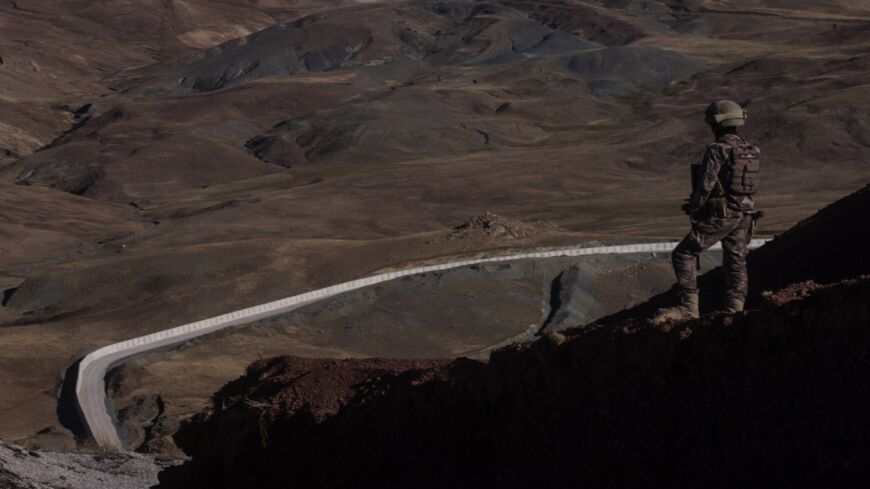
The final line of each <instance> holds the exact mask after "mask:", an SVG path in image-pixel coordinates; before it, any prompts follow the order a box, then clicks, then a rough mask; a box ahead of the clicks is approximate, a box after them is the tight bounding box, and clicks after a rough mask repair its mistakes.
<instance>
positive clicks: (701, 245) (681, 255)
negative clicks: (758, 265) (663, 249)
mask: <svg viewBox="0 0 870 489" xmlns="http://www.w3.org/2000/svg"><path fill="white" fill-rule="evenodd" d="M734 225H735V221H734V220H733V219H719V218H712V219H705V220H703V221H696V222H693V223H692V230H691V231H690V232H689V234H687V235H686V237H685V238H683V240H682V241H680V243H679V244H678V245H677V247H676V248H674V252H673V253H672V254H671V261H672V262H673V264H674V273H675V274H676V276H677V289H678V290H679V291H684V292H690V293H697V292H698V281H697V273H696V270H695V263H696V260H697V257H698V255H700V254H701V253H702V252H703V251H704V250H706V249H707V248H710V247H711V246H713V245H714V244H716V243H717V242H718V241H719V240H721V239H722V238H723V237H724V236H726V235H728V233H730V232H731V230H732V229H733V228H734Z"/></svg>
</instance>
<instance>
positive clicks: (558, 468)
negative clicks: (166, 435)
mask: <svg viewBox="0 0 870 489" xmlns="http://www.w3.org/2000/svg"><path fill="white" fill-rule="evenodd" d="M868 216H870V186H868V187H866V188H865V189H864V190H862V191H861V192H859V193H857V194H855V195H853V196H851V197H849V198H848V199H846V200H844V201H842V202H839V203H837V204H836V205H834V206H832V207H830V208H828V209H825V210H824V211H822V212H821V213H819V214H818V215H816V216H814V217H813V218H811V219H809V220H807V221H805V222H803V223H801V225H799V226H797V227H796V228H795V229H793V230H792V231H791V232H789V233H787V234H786V235H785V236H783V237H781V238H779V239H777V240H775V241H774V242H773V243H772V244H771V245H770V247H769V248H762V249H761V250H759V251H758V252H756V253H754V254H753V257H754V258H756V260H754V261H753V271H756V272H759V273H756V276H757V277H759V278H758V281H757V282H758V283H759V284H760V286H766V285H775V284H777V283H778V282H779V281H780V280H791V279H794V278H797V277H800V278H801V279H805V280H807V281H803V282H798V283H793V284H791V285H789V286H787V287H785V288H783V289H780V290H779V291H776V292H772V291H766V292H763V293H761V294H758V295H756V296H755V297H754V299H756V307H754V308H752V309H750V310H749V311H747V312H744V313H740V314H735V315H725V314H715V315H706V316H704V317H702V318H701V320H695V321H685V322H682V323H670V324H666V325H663V326H653V325H652V323H651V322H648V321H646V320H644V319H643V314H642V313H640V312H638V310H637V309H636V310H635V311H634V314H633V316H634V318H633V319H626V320H622V321H619V322H614V323H611V324H609V325H605V324H604V323H593V324H589V325H586V326H582V327H578V328H574V329H567V330H564V331H563V332H561V333H550V334H548V335H547V336H545V337H543V338H541V339H540V340H538V341H536V342H534V343H532V344H526V345H514V346H510V347H506V348H504V349H501V350H498V351H496V352H494V353H493V354H492V356H491V357H490V358H489V361H488V363H480V362H476V361H472V360H468V359H458V360H452V361H450V360H444V361H441V362H429V363H428V364H427V363H425V362H416V363H413V362H409V361H406V360H404V361H396V360H378V359H363V360H356V359H353V360H310V359H300V358H297V357H276V358H272V359H267V360H260V361H257V362H255V363H253V364H252V365H251V366H250V367H249V368H248V370H247V372H246V373H245V375H244V376H243V377H241V378H239V379H237V380H235V381H233V382H231V383H229V384H227V385H226V386H225V387H223V388H222V389H221V390H220V391H218V392H217V394H215V397H214V403H213V406H212V408H211V409H210V410H209V411H207V412H205V413H203V414H202V415H201V416H200V417H199V418H198V419H197V420H196V421H195V422H194V423H191V424H188V425H186V426H185V427H184V428H183V429H182V430H181V431H180V432H179V433H178V435H177V436H176V438H177V440H178V441H179V442H180V444H181V446H182V447H184V448H185V449H186V450H187V451H188V452H189V453H191V454H192V455H193V459H192V461H191V462H188V463H187V464H185V465H183V466H181V467H179V468H172V469H167V470H166V471H164V472H163V473H162V475H161V480H162V482H163V483H164V484H163V485H162V486H161V487H208V488H222V487H243V486H244V487H261V488H270V487H397V488H398V487H427V488H428V487H433V488H434V487H576V486H587V485H591V486H593V487H638V486H644V487H647V486H648V487H735V486H738V487H771V486H775V487H794V486H797V487H820V486H825V487H831V486H834V487H858V486H860V485H863V484H865V483H866V482H867V480H868V478H870V472H868V470H870V469H868V467H870V466H868V460H870V445H868V443H867V440H868V435H870V423H868V419H867V417H866V415H865V413H866V411H867V409H868V408H870V390H868V385H870V364H868V361H870V359H868V351H870V275H867V273H868V272H870V259H868V258H867V257H860V258H857V259H856V260H850V259H849V258H848V256H849V255H848V254H840V253H837V254H833V255H832V256H830V257H828V258H823V259H820V260H815V259H812V258H810V259H808V260H805V261H804V260H803V258H804V256H805V255H804V254H803V251H805V250H806V251H816V250H817V249H818V248H819V247H824V246H826V245H827V244H830V243H832V242H838V243H843V242H846V241H849V242H850V244H849V245H847V246H848V247H847V249H846V250H844V251H853V249H852V248H850V247H851V246H852V245H853V244H854V246H855V247H856V248H855V249H863V250H866V249H868V247H870V218H868ZM850 221H851V222H850ZM850 224H853V225H854V226H852V225H850ZM761 259H764V261H763V262H761V261H759V260H761ZM765 267H780V268H781V269H790V270H794V271H793V272H791V273H792V274H791V275H790V276H789V277H785V278H779V277H772V276H768V275H765V274H764V269H765ZM711 274H712V272H711ZM817 281H818V282H817ZM822 282H824V283H822Z"/></svg>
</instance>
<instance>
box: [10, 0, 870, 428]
mask: <svg viewBox="0 0 870 489" xmlns="http://www.w3.org/2000/svg"><path fill="white" fill-rule="evenodd" d="M868 34H870V8H868V6H867V5H866V2H862V1H857V0H856V1H847V0H841V1H833V0H832V1H824V2H809V1H788V2H786V1H760V0H759V1H740V2H737V1H726V0H680V1H646V0H619V1H616V0H614V1H585V0H583V1H580V0H565V1H558V2H520V1H511V0H505V1H500V2H465V1H456V2H451V1H447V2H437V1H409V2H353V1H337V2H310V1H303V2H297V1H289V0H287V1H284V0H268V1H266V0H261V1H257V2H250V1H243V0H208V1H206V0H184V1H182V0H171V1H150V0H111V1H103V0H100V1H97V0H69V1H64V2H50V1H45V0H27V1H24V0H14V1H10V0H4V1H2V2H0V188H2V190H3V195H4V197H3V199H2V209H0V236H2V239H0V249H2V253H0V287H2V288H3V300H2V304H3V307H2V309H0V345H3V347H4V348H3V354H2V355H0V369H2V371H3V372H4V375H3V376H0V414H2V416H0V438H3V439H5V440H23V441H25V442H27V443H31V444H34V445H39V444H42V443H51V444H61V445H64V444H65V445H73V444H74V443H75V441H74V440H73V438H72V435H71V434H70V433H69V431H67V430H66V429H65V428H63V427H62V426H61V424H60V422H59V421H58V413H57V396H58V392H59V390H60V387H61V376H62V375H63V373H64V372H65V371H66V369H67V368H69V366H70V365H72V364H73V363H74V362H75V361H76V360H77V359H79V358H81V357H82V356H83V355H84V354H86V353H87V352H88V351H91V350H93V349H95V348H97V347H99V346H102V345H105V344H109V343H112V342H115V341H118V340H122V339H127V338H130V337H133V336H137V335H141V334H145V333H150V332H153V331H157V330H161V329H164V328H168V327H171V326H176V325H178V324H183V323H186V322H189V321H193V320H197V319H202V318H203V317H208V316H212V315H216V314H220V313H224V312H228V311H231V310H234V309H236V308H240V307H245V306H250V305H253V304H258V303H262V302H266V301H269V300H274V299H278V298H281V297H285V296H288V295H292V294H294V293H298V292H302V291H306V290H310V289H312V288H315V287H320V286H324V285H329V284H333V283H336V282H340V281H343V280H348V279H352V278H358V277H360V276H364V275H367V274H370V273H372V272H375V271H377V270H380V269H385V268H389V267H397V266H402V265H404V264H408V263H420V262H431V261H435V260H443V259H445V257H448V256H457V255H466V254H473V253H482V252H492V251H496V250H503V249H506V248H516V247H533V246H541V245H557V244H562V245H564V244H568V243H571V244H577V243H585V242H591V241H595V240H608V239H619V240H624V239H639V238H644V239H646V238H662V237H668V238H671V237H678V236H679V235H681V234H682V233H683V232H685V228H686V223H685V220H684V218H683V216H681V215H680V214H679V205H680V202H681V200H682V199H683V198H684V197H685V196H686V194H687V186H688V178H687V173H688V169H687V166H688V164H689V163H691V162H692V161H694V160H696V159H697V158H699V157H700V156H701V152H702V149H703V146H704V144H706V142H708V140H709V139H710V135H709V134H708V132H707V129H706V128H705V127H704V126H703V123H702V117H701V112H702V111H703V109H704V108H705V107H706V105H707V104H708V103H709V102H710V101H711V100H713V99H718V98H724V97H729V98H734V99H736V100H737V101H739V102H741V103H743V104H744V105H745V106H747V108H748V109H749V111H750V120H749V123H748V125H747V127H746V133H747V134H748V135H749V136H750V137H751V138H754V140H755V141H756V142H758V143H759V144H760V145H761V147H762V149H763V151H764V158H765V159H764V164H765V173H764V189H763V192H762V194H761V195H760V196H759V201H760V204H761V206H762V207H764V208H765V209H766V210H767V211H768V217H767V218H765V221H763V223H762V232H763V233H764V234H765V235H772V234H776V233H779V232H782V231H783V230H785V229H787V228H789V227H790V226H792V225H793V224H794V223H795V222H796V221H797V220H798V219H799V218H801V217H803V216H806V215H810V214H812V213H813V212H815V211H816V210H818V209H819V208H821V207H823V206H824V205H825V204H827V203H829V202H832V201H834V200H836V199H838V198H840V197H842V196H843V195H846V194H848V193H850V192H853V191H855V190H856V189H858V188H860V187H862V186H863V185H864V183H866V182H867V181H868V176H870V167H868V166H867V164H866V161H867V160H868V157H870V116H868V113H870V105H868V104H870V99H868V97H867V96H866V93H867V86H868V83H870V64H868V63H870V56H868V54H867V53H868V52H870V51H868V47H870V35H868ZM487 212H493V213H496V214H498V215H502V216H505V217H506V218H508V219H511V220H512V221H513V222H522V223H526V224H527V225H528V226H531V227H534V229H535V232H533V233H528V234H525V235H523V236H521V237H519V238H517V237H515V236H510V235H500V236H492V235H487V234H486V233H469V235H468V237H467V238H464V239H449V238H448V236H451V235H453V234H455V233H456V230H455V229H454V228H456V227H459V226H461V225H462V223H464V222H466V221H467V220H469V218H472V217H473V216H483V215H486V213H487ZM542 222H543V223H544V224H543V225H540V226H538V224H539V223H542ZM406 312H407V313H408V314H414V311H413V310H408V311H406ZM240 338H241V337H240ZM295 339H296V340H299V339H300V338H299V337H296V338H295ZM240 341H241V342H242V343H244V339H241V340H240ZM211 352H212V353H213V355H214V356H212V357H211V359H212V361H211V362H209V361H207V360H202V361H198V362H192V361H190V358H187V359H185V357H184V355H182V356H181V357H180V360H179V361H180V362H181V363H182V364H185V365H186V366H187V368H186V370H185V371H186V372H189V373H190V375H191V377H196V374H197V372H206V371H215V370H216V371H222V372H225V373H223V374H221V375H224V376H225V378H223V379H222V380H221V379H214V378H212V380H211V381H213V382H217V381H221V383H222V382H223V381H228V380H230V379H231V378H233V377H235V376H237V375H238V374H239V373H240V372H239V371H238V369H237V367H238V366H240V365H244V364H247V363H249V362H250V361H253V360H255V359H256V358H257V355H258V352H257V351H253V350H247V349H239V348H238V346H237V344H234V343H233V342H228V343H226V344H225V346H221V347H219V348H218V347H215V348H214V349H212V350H211ZM226 357H233V359H232V361H231V362H227V363H226V364H222V360H221V358H226ZM185 362H186V363H185ZM215 365H217V366H218V368H214V366H215ZM221 365H224V367H225V369H224V370H221V368H220V367H221ZM164 382H167V383H169V384H171V383H172V382H173V379H172V378H165V379H164ZM165 388H166V385H160V384H159V383H158V384H157V385H154V386H153V389H154V390H155V391H156V392H157V393H159V392H160V391H161V390H163V389H165ZM204 391H205V389H199V391H198V392H204ZM194 401H195V402H194V404H196V403H200V405H201V403H203V402H205V401H206V398H205V397H204V395H202V396H200V397H197V399H194ZM22 406H26V409H22ZM46 429H47V430H48V431H45V430H46ZM40 431H42V432H43V433H54V434H56V435H57V436H54V435H52V437H46V436H36V434H37V432H40ZM58 440H60V441H58Z"/></svg>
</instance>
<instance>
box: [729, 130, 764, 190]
mask: <svg viewBox="0 0 870 489" xmlns="http://www.w3.org/2000/svg"><path fill="white" fill-rule="evenodd" d="M724 143H725V144H727V145H728V146H730V147H731V158H730V161H729V162H728V164H725V165H722V169H721V170H720V171H719V182H720V183H721V184H722V186H723V187H724V190H725V192H726V193H728V194H731V195H753V194H755V192H757V191H758V182H759V172H760V170H761V150H760V149H759V148H758V146H756V145H754V144H752V143H750V142H749V141H747V140H745V139H743V138H741V137H726V138H725V140H724Z"/></svg>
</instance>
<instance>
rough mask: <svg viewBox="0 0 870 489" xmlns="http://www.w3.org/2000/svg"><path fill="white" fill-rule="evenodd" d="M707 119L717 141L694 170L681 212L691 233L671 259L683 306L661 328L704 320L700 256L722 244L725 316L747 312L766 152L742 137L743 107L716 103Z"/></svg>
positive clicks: (670, 311)
mask: <svg viewBox="0 0 870 489" xmlns="http://www.w3.org/2000/svg"><path fill="white" fill-rule="evenodd" d="M705 116H706V122H707V124H709V125H710V128H711V129H712V130H713V134H714V135H715V137H716V141H715V142H714V143H712V144H709V145H708V146H707V150H706V152H705V153H704V159H703V161H702V162H701V163H700V164H694V165H692V196H691V197H690V198H689V199H687V200H688V202H687V203H686V204H684V205H683V207H682V209H683V211H684V212H685V213H686V214H688V215H689V218H690V220H691V222H692V230H691V231H690V232H689V234H687V235H686V237H685V238H683V240H682V241H681V242H680V244H678V245H677V247H676V249H674V252H673V254H672V255H671V258H672V260H673V264H674V271H675V272H676V275H677V285H676V290H677V295H678V297H679V301H680V302H679V304H678V305H677V306H676V307H671V308H667V309H662V310H660V311H659V314H658V315H657V316H656V318H655V321H656V322H663V321H667V320H681V319H690V318H697V317H698V316H699V312H698V286H697V281H696V276H695V264H696V261H697V259H698V256H699V255H700V254H701V252H703V251H704V250H706V249H708V248H710V247H711V246H713V245H714V244H716V243H717V242H718V241H722V249H723V260H722V267H723V269H724V272H725V284H726V292H725V305H724V309H723V311H725V312H729V313H734V312H739V311H742V310H743V304H744V301H745V300H746V291H747V285H748V279H747V274H746V252H747V247H748V245H749V241H750V240H751V239H752V231H753V229H754V226H755V219H756V218H757V217H758V216H759V212H758V211H756V210H755V201H754V200H753V195H754V194H755V192H756V190H757V189H758V176H759V167H760V163H761V158H760V156H761V151H760V150H759V149H758V147H757V146H755V145H753V144H752V143H750V142H749V141H747V140H746V139H744V138H742V137H741V136H739V135H738V134H737V128H738V127H740V126H742V125H743V124H744V122H745V121H746V111H745V110H743V108H742V107H741V106H740V105H739V104H737V103H735V102H732V101H730V100H721V101H719V102H714V103H713V104H711V105H710V107H708V108H707V111H706V113H705Z"/></svg>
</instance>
